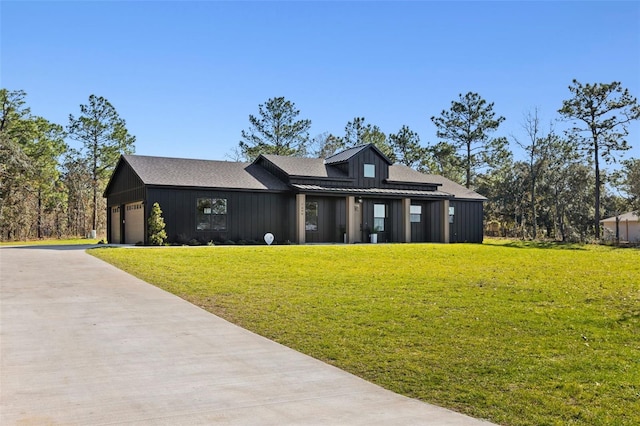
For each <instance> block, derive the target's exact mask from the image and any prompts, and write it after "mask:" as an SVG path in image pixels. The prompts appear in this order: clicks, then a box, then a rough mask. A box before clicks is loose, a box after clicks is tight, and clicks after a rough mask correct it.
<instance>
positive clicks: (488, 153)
mask: <svg viewBox="0 0 640 426" xmlns="http://www.w3.org/2000/svg"><path fill="white" fill-rule="evenodd" d="M569 93H570V98H569V99H567V100H565V101H563V103H562V105H559V107H560V108H559V110H558V111H557V112H558V117H556V118H555V120H551V122H552V123H553V122H554V121H555V122H559V121H569V122H571V123H572V125H571V127H569V128H568V129H567V130H566V131H564V132H563V133H558V132H556V131H555V130H554V127H555V126H554V125H553V124H550V125H549V126H543V123H542V118H541V113H540V111H538V109H537V108H536V109H533V110H532V111H530V112H527V113H526V114H525V116H524V117H523V119H522V121H521V125H522V128H523V131H524V134H525V138H524V139H520V138H516V137H512V139H513V142H514V143H515V144H516V145H518V146H520V147H521V148H522V150H523V151H524V153H525V155H524V159H523V160H518V161H516V160H514V156H513V152H511V151H510V149H509V143H508V139H507V138H506V137H505V136H494V134H495V133H496V132H498V131H499V127H500V125H501V123H502V122H504V121H505V117H503V116H498V115H496V113H495V112H494V104H493V103H490V102H487V101H486V100H485V99H484V98H482V97H481V96H480V95H479V94H478V93H474V92H468V93H466V94H460V95H459V96H458V99H456V100H454V101H452V102H451V105H450V107H449V109H443V110H442V111H441V113H440V115H437V116H432V117H431V121H432V122H433V124H434V125H435V127H436V134H435V136H436V141H435V142H433V143H427V144H425V145H422V144H421V142H420V137H419V135H418V134H417V133H416V132H414V131H412V130H411V129H410V128H409V127H408V126H406V125H403V126H402V127H401V128H400V130H398V132H397V133H390V134H385V133H384V132H383V131H382V129H380V127H378V126H377V125H375V124H372V123H368V122H366V119H365V118H364V117H359V116H356V117H355V118H354V119H352V120H350V121H348V122H347V124H346V125H345V128H344V134H337V135H334V134H331V133H327V132H325V133H321V134H319V135H317V136H316V137H314V138H310V137H309V133H308V130H309V128H310V126H311V121H310V120H300V119H298V116H299V114H300V111H299V110H297V109H295V104H294V103H293V102H290V101H286V102H285V100H284V98H274V99H270V100H269V101H267V103H266V105H269V106H275V105H277V108H275V109H273V108H271V109H269V111H268V112H269V113H268V114H265V111H264V110H263V106H262V105H260V109H259V113H260V115H261V116H262V121H260V122H263V123H264V122H273V123H274V125H271V126H269V127H268V130H269V132H267V131H259V136H260V138H259V144H257V143H256V144H253V147H254V148H255V149H252V150H251V151H250V152H249V151H248V150H246V147H247V146H248V144H249V143H251V141H252V140H258V139H257V138H256V136H255V135H256V129H258V130H260V127H259V126H256V125H255V123H256V122H258V119H257V118H256V117H255V116H250V117H249V118H250V123H251V125H252V126H251V127H250V129H249V130H248V131H242V133H241V135H242V137H243V139H242V140H241V141H240V144H239V146H240V148H241V151H242V154H244V155H243V156H241V157H243V158H244V159H245V160H248V161H252V160H253V159H255V158H256V157H257V156H258V155H260V154H262V153H265V154H278V153H280V152H282V150H281V148H280V145H281V143H280V142H279V141H280V140H282V139H288V140H289V139H290V140H295V141H296V144H295V147H296V148H295V150H291V149H288V150H286V151H285V152H287V153H288V154H287V155H296V156H311V157H318V158H326V157H329V156H331V155H332V154H334V153H335V152H337V151H340V150H343V149H346V148H351V147H354V146H357V145H361V144H367V143H372V144H374V145H376V146H377V147H378V148H379V149H380V150H381V151H382V152H383V153H384V154H385V155H386V156H387V157H388V158H389V159H390V160H391V161H392V162H394V163H398V164H404V165H406V166H408V167H412V168H414V169H416V170H419V171H421V172H425V173H433V174H440V175H443V176H445V177H447V178H449V179H451V180H453V181H454V182H458V183H460V184H461V185H465V186H466V187H467V188H471V189H474V190H476V191H477V192H479V193H480V194H482V195H485V196H486V197H487V198H488V201H487V202H486V204H485V225H486V230H487V232H488V233H489V234H490V235H496V236H510V237H521V238H533V239H535V238H554V239H559V240H563V241H566V240H583V241H584V240H588V239H591V238H600V236H601V232H600V219H601V218H602V217H604V216H613V215H617V214H620V213H622V212H624V211H626V210H633V209H635V210H638V209H639V208H640V160H639V159H633V158H631V159H626V160H625V159H624V158H623V157H622V156H621V155H622V153H623V152H624V151H626V150H628V149H629V148H630V146H629V144H628V142H627V141H626V137H627V136H628V124H629V123H630V122H632V121H634V120H638V119H640V106H639V105H638V102H637V99H636V98H634V97H632V96H631V95H630V93H629V91H628V90H627V89H624V88H623V87H622V85H621V83H619V82H615V81H614V82H612V83H609V84H604V83H596V84H581V83H580V82H578V81H576V80H574V81H573V82H572V85H570V86H569ZM276 101H277V103H276ZM272 117H286V118H287V121H286V123H285V124H286V126H282V128H283V129H286V130H287V132H289V131H290V130H291V129H296V128H297V129H300V131H299V132H297V133H295V138H292V137H291V134H290V133H287V134H286V135H284V134H283V135H282V136H281V135H279V134H278V127H277V126H276V125H275V123H276V121H274V120H273V119H272ZM279 124H280V125H282V123H279ZM249 135H251V136H252V138H250V137H249ZM283 136H286V138H284V137H283ZM602 161H604V162H605V163H607V164H609V163H616V162H617V163H620V165H621V167H620V168H619V169H617V170H616V171H615V172H611V173H607V172H606V170H603V169H602Z"/></svg>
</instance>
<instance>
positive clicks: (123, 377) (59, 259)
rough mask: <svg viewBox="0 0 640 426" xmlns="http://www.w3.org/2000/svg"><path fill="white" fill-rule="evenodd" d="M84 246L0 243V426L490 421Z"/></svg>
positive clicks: (411, 423) (373, 423) (434, 423)
mask: <svg viewBox="0 0 640 426" xmlns="http://www.w3.org/2000/svg"><path fill="white" fill-rule="evenodd" d="M85 248H86V246H84V247H83V246H74V247H71V246H48V247H42V246H40V247H38V246H32V247H3V248H0V284H1V287H0V297H1V298H0V361H1V362H0V424H2V425H43V424H45V425H49V424H51V425H53V424H55V425H58V424H64V425H72V424H78V425H89V424H90V425H111V424H142V425H198V424H202V425H212V424H215V425H218V424H221V425H224V424H231V425H285V424H290V425H488V424H490V423H488V422H484V421H481V420H476V419H473V418H470V417H467V416H464V415H461V414H458V413H455V412H452V411H450V410H446V409H444V408H440V407H436V406H433V405H429V404H425V403H422V402H420V401H417V400H414V399H410V398H406V397H403V396H400V395H398V394H395V393H393V392H390V391H387V390H384V389H382V388H380V387H378V386H376V385H373V384H371V383H369V382H366V381H364V380H362V379H359V378H357V377H355V376H353V375H351V374H348V373H346V372H344V371H342V370H339V369H337V368H335V367H332V366H330V365H328V364H325V363H322V362H320V361H318V360H315V359H313V358H311V357H308V356H306V355H303V354H301V353H299V352H296V351H294V350H291V349H289V348H286V347H284V346H282V345H280V344H277V343H275V342H272V341H270V340H267V339H265V338H263V337H260V336H258V335H256V334H253V333H251V332H249V331H247V330H244V329H242V328H240V327H237V326H235V325H233V324H231V323H229V322H227V321H225V320H223V319H221V318H219V317H216V316H215V315H212V314H210V313H208V312H206V311H204V310H202V309H200V308H198V307H196V306H194V305H192V304H190V303H188V302H186V301H184V300H182V299H180V298H178V297H176V296H173V295H171V294H169V293H167V292H165V291H163V290H160V289H158V288H156V287H154V286H152V285H149V284H147V283H145V282H143V281H141V280H139V279H137V278H134V277H133V276H131V275H129V274H127V273H125V272H123V271H120V270H118V269H117V268H115V267H112V266H111V265H108V264H106V263H104V262H102V261H101V260H98V259H96V258H94V257H92V256H90V255H88V254H86V253H85V252H84V249H85Z"/></svg>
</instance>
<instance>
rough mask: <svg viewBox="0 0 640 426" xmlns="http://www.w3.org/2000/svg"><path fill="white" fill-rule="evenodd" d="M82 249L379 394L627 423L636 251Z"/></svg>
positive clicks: (636, 331)
mask: <svg viewBox="0 0 640 426" xmlns="http://www.w3.org/2000/svg"><path fill="white" fill-rule="evenodd" d="M90 253H91V254H93V255H94V256H96V257H99V258H101V259H104V260H106V261H108V262H110V263H113V264H114V265H116V266H117V267H119V268H122V269H124V270H126V271H129V272H131V273H132V274H134V275H136V276H138V277H140V278H142V279H144V280H146V281H148V282H150V283H152V284H155V285H157V286H158V287H161V288H163V289H166V290H168V291H170V292H172V293H175V294H177V295H179V296H181V297H183V298H185V299H187V300H189V301H191V302H192V303H194V304H196V305H198V306H201V307H203V308H205V309H207V310H209V311H211V312H213V313H215V314H217V315H219V316H221V317H224V318H226V319H228V320H230V321H232V322H234V323H236V324H239V325H241V326H242V327H245V328H247V329H249V330H252V331H255V332H257V333H259V334H261V335H263V336H266V337H268V338H270V339H272V340H275V341H278V342H280V343H282V344H284V345H287V346H289V347H292V348H294V349H297V350H299V351H301V352H304V353H307V354H309V355H311V356H313V357H316V358H318V359H321V360H323V361H325V362H328V363H330V364H333V365H336V366H338V367H340V368H342V369H344V370H346V371H349V372H351V373H354V374H356V375H358V376H360V377H363V378H365V379H367V380H369V381H371V382H374V383H377V384H379V385H381V386H384V387H386V388H388V389H391V390H393V391H395V392H398V393H402V394H404V395H407V396H410V397H413V398H419V399H421V400H424V401H427V402H431V403H435V404H438V405H441V406H445V407H448V408H451V409H453V410H456V411H460V412H463V413H466V414H469V415H471V416H474V417H479V418H485V419H489V420H491V421H493V422H496V423H500V424H506V425H547V424H548V425H552V424H559V425H560V424H561V425H565V424H582V425H601V424H612V425H623V424H626V425H632V424H640V410H639V409H638V407H640V251H639V250H637V249H615V248H609V247H599V246H581V245H556V244H548V245H545V244H536V243H518V242H512V243H509V242H505V241H487V242H485V244H482V245H474V244H455V245H438V244H392V245H355V246H354V245H351V246H347V245H333V246H271V247H266V246H254V247H200V248H187V247H185V248H164V249H127V248H104V249H96V250H91V251H90Z"/></svg>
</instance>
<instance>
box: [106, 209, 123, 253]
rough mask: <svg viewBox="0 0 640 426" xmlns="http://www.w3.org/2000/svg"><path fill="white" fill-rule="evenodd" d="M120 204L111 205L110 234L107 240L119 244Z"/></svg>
mask: <svg viewBox="0 0 640 426" xmlns="http://www.w3.org/2000/svg"><path fill="white" fill-rule="evenodd" d="M120 225H121V224H120V206H117V207H111V236H110V237H109V242H110V243H112V244H120V243H121V242H122V241H120Z"/></svg>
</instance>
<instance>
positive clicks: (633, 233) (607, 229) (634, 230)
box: [600, 212, 640, 243]
mask: <svg viewBox="0 0 640 426" xmlns="http://www.w3.org/2000/svg"><path fill="white" fill-rule="evenodd" d="M616 222H617V230H618V233H617V234H616ZM600 223H602V227H603V237H604V239H605V240H615V239H616V235H618V238H619V240H620V241H628V242H630V243H640V212H627V213H624V214H621V215H619V216H613V217H608V218H606V219H602V220H601V221H600Z"/></svg>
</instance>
